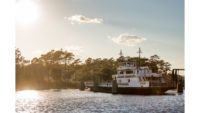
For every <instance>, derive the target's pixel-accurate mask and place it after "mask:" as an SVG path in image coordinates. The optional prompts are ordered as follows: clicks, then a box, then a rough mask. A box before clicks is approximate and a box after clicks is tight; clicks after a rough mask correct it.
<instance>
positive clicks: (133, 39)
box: [111, 33, 146, 46]
mask: <svg viewBox="0 0 200 113" xmlns="http://www.w3.org/2000/svg"><path fill="white" fill-rule="evenodd" d="M111 40H112V41H113V42H114V43H116V44H119V45H125V46H135V45H137V44H139V43H141V42H143V41H145V40H146V39H145V38H142V37H139V36H135V35H130V34H127V33H126V34H121V35H119V36H118V37H113V38H111Z"/></svg>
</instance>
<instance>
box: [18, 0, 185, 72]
mask: <svg viewBox="0 0 200 113" xmlns="http://www.w3.org/2000/svg"><path fill="white" fill-rule="evenodd" d="M139 47H140V48H141V50H142V52H143V53H142V55H141V56H142V57H147V58H149V57H150V56H152V55H154V54H157V55H158V56H160V57H161V59H164V60H165V61H168V62H170V63H171V64H172V68H184V0H17V1H16V48H19V49H20V50H21V52H22V55H23V56H24V57H25V58H26V59H29V60H30V59H32V58H33V57H39V56H40V55H41V54H42V53H45V52H47V51H50V50H52V49H56V50H58V49H61V48H63V49H64V50H68V51H71V52H73V53H75V55H76V57H77V58H80V59H81V60H84V59H86V58H88V57H91V58H111V57H113V58H117V57H119V52H120V50H122V52H123V54H124V56H138V54H137V51H138V48H139Z"/></svg>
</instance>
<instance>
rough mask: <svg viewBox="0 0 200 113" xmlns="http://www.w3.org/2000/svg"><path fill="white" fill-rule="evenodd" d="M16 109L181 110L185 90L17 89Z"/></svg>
mask: <svg viewBox="0 0 200 113" xmlns="http://www.w3.org/2000/svg"><path fill="white" fill-rule="evenodd" d="M16 112H17V113H21V112H27V113H33V112H34V113H41V112H45V113H122V112H123V113H146V112H148V113H183V112H184V94H181V95H164V96H139V95H112V94H109V93H93V92H89V91H79V90H74V89H68V90H41V91H17V92H16Z"/></svg>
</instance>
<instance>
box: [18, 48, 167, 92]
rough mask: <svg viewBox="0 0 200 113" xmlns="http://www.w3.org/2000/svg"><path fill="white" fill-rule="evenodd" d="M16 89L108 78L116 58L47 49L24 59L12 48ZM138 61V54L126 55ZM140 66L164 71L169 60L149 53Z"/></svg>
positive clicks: (73, 85)
mask: <svg viewBox="0 0 200 113" xmlns="http://www.w3.org/2000/svg"><path fill="white" fill-rule="evenodd" d="M15 52H16V53H15V54H16V89H17V90H20V89H30V88H31V89H50V88H78V85H79V83H80V81H92V80H94V79H95V78H100V80H101V81H111V80H112V75H113V74H116V73H117V72H116V69H117V67H118V65H119V62H120V58H118V59H114V58H109V59H108V58H104V59H101V58H96V59H93V58H87V59H86V60H85V61H84V62H81V61H80V59H77V58H75V56H74V54H73V53H71V52H68V51H63V50H62V49H61V50H51V51H49V52H47V53H45V54H42V55H41V56H40V57H38V58H37V57H35V58H33V59H31V60H26V59H25V58H24V57H23V56H22V54H21V52H20V50H19V49H16V51H15ZM129 60H131V61H138V57H129ZM140 65H141V66H149V68H150V69H152V71H153V72H159V73H166V72H167V71H169V70H170V66H171V65H170V63H168V62H165V61H164V60H162V59H160V57H159V56H158V55H153V56H151V57H150V58H149V59H148V58H141V59H140Z"/></svg>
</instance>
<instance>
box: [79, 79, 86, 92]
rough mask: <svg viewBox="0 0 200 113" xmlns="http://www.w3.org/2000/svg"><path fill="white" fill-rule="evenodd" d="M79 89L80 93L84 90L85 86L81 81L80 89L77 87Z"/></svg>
mask: <svg viewBox="0 0 200 113" xmlns="http://www.w3.org/2000/svg"><path fill="white" fill-rule="evenodd" d="M79 89H80V90H81V91H83V90H85V84H84V82H83V81H81V82H80V87H79Z"/></svg>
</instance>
